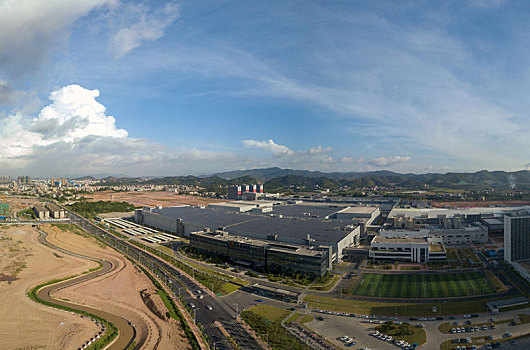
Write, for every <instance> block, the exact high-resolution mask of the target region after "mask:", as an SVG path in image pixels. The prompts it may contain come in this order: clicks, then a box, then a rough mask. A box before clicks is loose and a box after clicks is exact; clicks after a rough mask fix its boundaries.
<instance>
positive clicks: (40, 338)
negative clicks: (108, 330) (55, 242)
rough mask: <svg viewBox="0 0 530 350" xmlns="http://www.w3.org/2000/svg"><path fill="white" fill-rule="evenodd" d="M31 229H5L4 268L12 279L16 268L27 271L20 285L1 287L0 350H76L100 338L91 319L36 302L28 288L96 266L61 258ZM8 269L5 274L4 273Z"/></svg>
mask: <svg viewBox="0 0 530 350" xmlns="http://www.w3.org/2000/svg"><path fill="white" fill-rule="evenodd" d="M37 237H38V234H37V232H36V231H35V229H33V228H31V227H30V226H4V225H2V226H0V256H1V258H0V262H1V265H2V269H3V273H5V274H6V275H10V276H11V275H12V273H13V272H15V271H16V270H17V269H18V268H16V269H11V268H10V266H15V265H13V262H18V267H19V268H22V266H24V265H25V267H23V268H22V269H21V270H20V271H19V272H18V273H17V275H16V277H15V278H16V279H15V280H13V281H11V282H8V281H3V282H0V339H1V340H0V350H13V349H49V350H57V349H77V348H78V347H79V345H80V344H82V343H83V342H85V341H86V340H87V339H89V338H90V337H92V336H94V335H95V334H96V333H97V330H98V327H96V325H95V324H94V323H93V322H90V321H89V320H87V319H82V318H80V317H77V316H74V315H72V314H70V313H66V312H62V311H59V310H57V309H53V308H50V307H47V306H44V305H41V304H38V303H36V302H34V301H32V300H31V299H30V298H28V297H27V295H26V291H27V290H29V288H31V287H33V286H35V285H37V284H39V283H42V282H46V281H48V280H50V279H53V278H62V277H66V276H70V275H73V274H79V273H81V272H83V271H86V270H88V269H90V268H92V267H94V266H97V265H96V264H95V263H93V262H91V261H86V260H83V259H79V258H75V257H71V256H66V255H62V254H61V255H59V256H60V257H57V256H55V255H53V253H54V251H53V250H51V249H50V248H47V247H44V246H43V245H42V244H40V243H39V242H38V238H37ZM4 268H6V269H5V270H4Z"/></svg>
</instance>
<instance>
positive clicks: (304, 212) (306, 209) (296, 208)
mask: <svg viewBox="0 0 530 350" xmlns="http://www.w3.org/2000/svg"><path fill="white" fill-rule="evenodd" d="M338 210H340V208H337V207H336V206H329V205H322V204H321V205H319V206H317V205H305V204H302V205H300V204H294V205H292V204H290V205H278V206H275V207H273V211H272V212H273V213H274V214H281V215H283V216H286V217H293V218H311V217H313V218H318V219H325V218H326V217H327V216H329V215H331V214H333V213H335V212H337V211H338ZM266 214H270V213H266Z"/></svg>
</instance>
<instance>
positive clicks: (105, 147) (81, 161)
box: [0, 85, 255, 176]
mask: <svg viewBox="0 0 530 350" xmlns="http://www.w3.org/2000/svg"><path fill="white" fill-rule="evenodd" d="M97 97H99V91H98V90H89V89H85V88H83V87H81V86H79V85H69V86H65V87H63V88H61V89H58V90H56V91H53V92H52V93H51V94H50V97H49V98H50V104H49V105H47V106H45V107H44V108H42V110H41V111H40V113H39V114H38V116H37V117H35V118H30V117H27V116H24V115H22V114H21V113H16V114H13V115H9V116H7V117H5V118H1V119H0V149H2V152H1V153H0V172H1V173H6V172H10V173H12V172H13V171H14V170H15V171H16V172H17V173H18V174H22V173H24V174H32V175H33V176H35V175H36V176H57V175H61V176H71V175H86V174H99V173H120V174H123V173H125V174H128V175H133V176H134V175H137V176H138V175H168V174H182V175H184V174H189V173H197V172H203V173H207V172H211V171H212V170H213V171H224V170H232V169H233V168H232V166H233V165H234V164H238V163H239V162H241V161H250V163H255V160H254V159H251V158H247V157H244V156H236V155H235V154H232V153H230V152H215V151H208V150H200V149H195V148H192V149H182V150H178V151H177V150H172V149H168V148H166V147H163V146H161V145H157V144H153V143H151V142H149V141H146V140H141V139H135V138H131V137H128V133H127V131H126V130H124V129H119V128H118V127H117V126H116V120H115V119H114V117H112V116H108V115H106V114H105V111H106V108H105V106H103V105H102V104H100V103H99V102H98V101H97V100H96V98H97ZM116 169H118V170H116Z"/></svg>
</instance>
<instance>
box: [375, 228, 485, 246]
mask: <svg viewBox="0 0 530 350" xmlns="http://www.w3.org/2000/svg"><path fill="white" fill-rule="evenodd" d="M379 235H380V236H382V237H386V238H407V237H409V238H425V237H432V236H435V237H441V239H442V243H443V244H444V245H469V244H475V243H486V242H488V231H486V229H485V228H483V227H481V226H468V227H462V228H451V229H445V228H430V229H419V230H384V231H381V232H380V233H379Z"/></svg>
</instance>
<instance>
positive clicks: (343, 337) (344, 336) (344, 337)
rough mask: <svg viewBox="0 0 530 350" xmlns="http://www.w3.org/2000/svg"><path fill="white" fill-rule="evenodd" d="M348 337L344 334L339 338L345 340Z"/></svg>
mask: <svg viewBox="0 0 530 350" xmlns="http://www.w3.org/2000/svg"><path fill="white" fill-rule="evenodd" d="M346 339H348V336H347V335H343V336H342V337H340V338H339V340H340V341H345V340H346Z"/></svg>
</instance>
